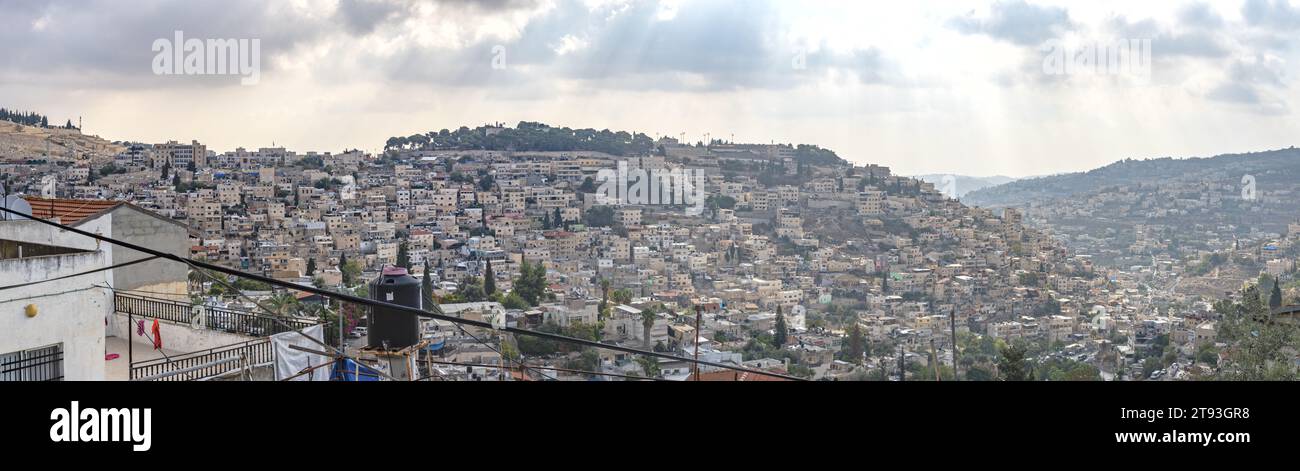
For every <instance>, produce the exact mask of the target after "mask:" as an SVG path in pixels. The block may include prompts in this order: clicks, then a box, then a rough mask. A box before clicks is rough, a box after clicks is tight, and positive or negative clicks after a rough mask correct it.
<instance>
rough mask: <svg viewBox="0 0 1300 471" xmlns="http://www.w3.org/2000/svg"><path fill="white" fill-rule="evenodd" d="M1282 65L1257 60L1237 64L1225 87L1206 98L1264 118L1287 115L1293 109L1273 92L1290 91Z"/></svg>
mask: <svg viewBox="0 0 1300 471" xmlns="http://www.w3.org/2000/svg"><path fill="white" fill-rule="evenodd" d="M1284 74H1285V72H1284V71H1283V70H1282V64H1281V63H1280V62H1277V61H1273V60H1269V59H1268V58H1266V57H1262V56H1257V57H1249V58H1246V59H1241V60H1236V61H1233V63H1232V64H1231V66H1229V68H1228V71H1227V75H1226V77H1225V79H1224V81H1223V82H1222V83H1220V84H1219V85H1218V86H1216V87H1215V88H1214V89H1212V90H1210V92H1209V93H1207V94H1206V97H1207V98H1209V99H1211V100H1215V101H1220V102H1225V103H1230V104H1235V105H1241V106H1245V107H1247V108H1248V109H1251V110H1252V111H1254V112H1257V113H1261V114H1285V113H1288V112H1289V106H1288V105H1287V103H1286V101H1285V100H1282V99H1281V98H1278V97H1277V96H1276V94H1274V93H1272V90H1282V89H1286V88H1287V82H1286V79H1285V76H1284Z"/></svg>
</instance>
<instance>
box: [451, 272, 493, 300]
mask: <svg viewBox="0 0 1300 471" xmlns="http://www.w3.org/2000/svg"><path fill="white" fill-rule="evenodd" d="M456 295H457V296H459V297H460V298H461V299H463V300H465V302H470V303H476V302H480V301H484V300H486V299H487V295H486V294H484V293H483V282H482V281H481V280H479V279H478V278H477V277H473V276H466V277H464V278H462V279H461V280H460V286H459V287H457V289H456Z"/></svg>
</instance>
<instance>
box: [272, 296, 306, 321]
mask: <svg viewBox="0 0 1300 471" xmlns="http://www.w3.org/2000/svg"><path fill="white" fill-rule="evenodd" d="M266 302H267V304H268V305H269V306H268V308H269V309H270V310H271V312H273V313H275V315H277V316H280V317H293V316H294V315H295V314H297V313H298V312H299V310H300V307H301V306H300V305H299V303H298V298H297V297H296V296H294V295H293V293H288V292H285V293H281V294H277V295H275V296H271V299H268V300H267V301H266Z"/></svg>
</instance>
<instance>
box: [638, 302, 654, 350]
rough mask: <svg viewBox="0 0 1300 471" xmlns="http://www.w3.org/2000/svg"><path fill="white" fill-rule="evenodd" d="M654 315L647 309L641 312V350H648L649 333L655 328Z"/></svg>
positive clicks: (651, 310) (652, 311)
mask: <svg viewBox="0 0 1300 471" xmlns="http://www.w3.org/2000/svg"><path fill="white" fill-rule="evenodd" d="M657 317H658V316H656V315H655V312H654V310H653V309H651V308H649V307H647V308H645V309H643V310H641V345H642V347H643V348H647V349H648V348H650V331H651V330H653V329H654V328H655V319H656V318H657Z"/></svg>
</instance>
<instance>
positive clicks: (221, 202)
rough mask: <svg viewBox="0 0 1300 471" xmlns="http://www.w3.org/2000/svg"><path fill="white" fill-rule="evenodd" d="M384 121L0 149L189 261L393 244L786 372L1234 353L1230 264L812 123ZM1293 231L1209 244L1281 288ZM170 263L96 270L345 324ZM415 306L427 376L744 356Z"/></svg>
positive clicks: (402, 257)
mask: <svg viewBox="0 0 1300 471" xmlns="http://www.w3.org/2000/svg"><path fill="white" fill-rule="evenodd" d="M185 142H188V143H185ZM385 144H386V145H385V150H384V151H383V152H382V153H379V154H371V153H365V152H362V151H358V150H347V151H343V152H339V153H331V152H325V153H318V152H304V153H299V152H297V151H294V150H289V149H285V148H278V147H276V148H258V149H256V150H248V149H244V148H238V149H235V150H233V151H224V152H220V153H219V152H217V151H215V150H210V149H208V148H207V147H206V146H204V145H203V144H202V143H200V142H197V141H193V140H186V139H176V140H174V141H169V142H164V143H156V144H144V143H134V142H117V143H113V144H112V146H111V147H109V146H105V148H111V149H114V150H119V149H120V151H118V152H115V153H96V152H84V151H83V152H75V151H74V152H69V154H65V155H42V156H39V157H35V156H30V155H26V156H24V155H13V154H7V155H4V163H3V164H0V168H2V169H3V170H4V174H5V175H6V177H5V178H6V180H5V182H4V184H5V185H6V188H10V189H13V191H14V192H22V190H26V191H25V192H24V193H25V194H26V195H30V196H25V197H24V198H25V201H27V202H28V203H29V204H30V206H31V208H32V210H33V214H34V215H37V216H39V217H45V218H52V219H54V220H61V222H62V223H64V224H76V223H78V222H79V221H77V218H78V217H86V216H85V215H84V212H81V213H77V212H75V211H78V210H79V209H81V207H83V206H87V207H93V208H100V207H107V208H116V207H123V208H127V209H128V211H127V212H128V213H130V214H146V215H149V216H153V218H151V219H150V220H154V219H156V220H160V221H168V222H171V223H173V224H172V225H174V226H175V229H165V228H159V229H158V230H167V231H182V232H183V233H184V234H186V235H187V236H188V242H187V243H184V244H183V246H181V247H178V248H177V250H176V251H177V252H180V253H178V255H182V256H185V257H189V258H193V259H196V260H204V261H207V262H212V263H216V264H218V265H220V266H224V267H230V268H234V269H238V270H240V271H243V272H247V273H253V274H259V275H263V276H266V277H270V278H273V279H276V280H281V281H286V282H291V283H295V284H297V285H301V286H314V287H319V288H325V289H328V290H332V291H337V292H341V293H347V294H355V295H361V296H365V295H367V294H368V289H369V288H368V286H367V283H368V282H369V280H372V279H375V278H376V277H379V276H380V275H381V272H382V271H383V270H384V269H385V268H386V267H393V266H396V267H402V268H405V269H406V270H407V272H408V273H409V274H410V275H411V276H413V277H415V278H417V279H419V280H420V281H421V284H422V290H423V291H424V295H425V296H426V299H429V300H431V301H432V302H433V303H436V304H437V305H439V307H440V309H441V312H443V313H446V314H448V315H452V316H456V317H461V318H465V319H476V320H488V321H490V322H494V323H500V324H501V325H503V326H510V327H518V328H526V329H531V330H537V331H543V332H552V333H559V334H563V335H566V336H570V337H576V338H582V339H587V340H591V341H596V342H600V343H603V344H608V345H618V346H624V347H631V348H636V349H642V350H651V351H655V352H667V353H674V354H677V355H680V356H683V357H693V356H695V355H698V358H700V359H701V360H708V361H710V362H714V363H718V364H729V365H734V366H737V367H742V368H747V369H751V370H760V371H770V372H776V373H780V374H782V375H789V376H791V377H797V378H803V379H817V380H931V381H933V380H936V379H937V380H953V379H957V380H991V379H1013V380H1017V379H1019V380H1023V379H1042V380H1101V379H1105V380H1116V379H1124V380H1162V379H1194V378H1212V377H1215V375H1217V374H1219V373H1220V364H1221V359H1222V358H1224V357H1225V356H1226V355H1230V354H1231V348H1230V345H1228V344H1225V343H1224V342H1221V341H1219V340H1218V339H1216V328H1215V323H1216V321H1217V320H1218V319H1219V318H1220V316H1221V315H1222V313H1221V312H1219V311H1217V310H1216V309H1215V306H1214V303H1215V302H1216V301H1218V299H1217V298H1215V297H1214V296H1216V295H1217V296H1223V295H1235V294H1234V293H1232V292H1223V291H1235V288H1239V287H1241V286H1240V284H1238V285H1237V286H1235V287H1234V288H1233V289H1232V290H1221V291H1220V292H1217V293H1210V294H1209V295H1207V296H1195V295H1191V294H1180V292H1178V291H1177V290H1175V289H1173V285H1177V284H1178V283H1179V280H1180V276H1183V275H1182V273H1181V272H1182V269H1183V268H1184V267H1183V266H1182V264H1183V262H1182V261H1180V260H1178V259H1171V258H1170V257H1169V256H1167V255H1163V254H1155V255H1149V254H1148V252H1139V251H1138V250H1137V249H1136V248H1133V249H1132V251H1133V252H1137V253H1142V254H1144V255H1149V257H1150V262H1149V263H1145V264H1134V265H1130V266H1123V267H1117V266H1116V265H1114V264H1101V263H1097V260H1095V259H1094V255H1095V254H1098V253H1099V252H1100V251H1097V250H1079V249H1078V248H1074V247H1068V246H1067V244H1066V243H1065V242H1063V241H1061V240H1058V238H1057V237H1055V236H1054V232H1053V231H1052V230H1051V229H1052V228H1048V229H1047V230H1045V231H1044V230H1036V229H1032V228H1030V227H1029V225H1027V224H1026V222H1025V221H1024V220H1023V219H1024V216H1023V214H1022V212H1021V211H1020V210H1017V209H1010V208H1008V209H1001V210H997V211H993V210H988V209H981V208H977V207H970V206H966V205H963V204H962V203H960V202H959V201H957V200H955V199H952V198H949V197H948V196H947V195H945V194H943V193H942V192H941V191H939V190H936V188H935V186H934V185H933V184H931V183H925V182H922V181H920V180H918V179H913V178H909V177H904V176H899V175H894V174H893V173H892V172H891V170H890V169H889V168H888V167H884V166H879V165H870V164H868V165H852V164H849V163H848V162H847V161H845V160H843V159H841V158H839V157H838V156H836V155H835V153H834V152H831V151H829V150H826V149H821V148H818V147H815V146H807V145H797V146H796V145H781V144H766V145H760V144H739V143H732V142H726V141H721V140H714V141H712V142H709V143H704V142H697V143H693V144H690V143H683V142H679V141H678V140H677V139H673V138H669V137H663V138H659V139H657V140H653V139H651V138H649V137H647V136H645V135H643V134H635V133H626V132H610V131H595V130H589V129H587V130H582V129H579V130H574V129H569V128H554V127H550V126H547V125H544V124H540V123H519V125H518V126H516V127H513V128H512V127H506V126H504V125H501V124H490V125H484V126H480V127H477V128H474V129H470V128H467V127H462V128H460V129H459V130H456V131H448V130H442V131H439V132H430V133H427V134H417V135H413V136H409V137H400V138H392V139H389V140H388V142H387V143H385ZM620 167H621V168H623V170H622V171H623V172H625V173H627V172H631V173H633V174H634V175H635V174H636V172H637V171H641V170H644V171H646V173H645V174H644V175H643V176H642V178H645V175H651V174H654V173H656V172H670V171H674V170H676V171H682V172H701V175H702V178H701V179H700V181H702V182H703V183H704V185H703V191H702V192H701V194H702V195H703V196H705V199H704V201H702V207H703V211H701V212H697V213H693V212H691V211H690V204H688V203H690V202H689V201H680V200H679V201H673V200H672V199H671V198H664V199H663V201H662V202H667V203H673V204H631V203H632V202H629V201H627V200H620V199H619V198H618V196H620V195H619V194H614V196H615V197H614V198H611V194H609V193H607V192H605V191H604V190H603V189H602V188H603V187H602V186H601V184H602V183H604V182H603V179H602V171H613V170H614V169H619V168H620ZM631 180H632V182H633V183H636V178H635V176H634V177H633V178H632V179H631ZM665 191H667V190H665ZM37 195H40V196H37ZM622 196H625V195H622ZM687 196H688V197H689V196H690V195H689V193H688V194H687ZM118 202H121V203H118ZM662 202H661V203H662ZM1080 207H1081V208H1086V207H1088V206H1080ZM64 208H66V209H64ZM1035 214H1037V213H1035ZM118 217H119V218H120V217H122V216H118ZM15 223H16V222H7V223H0V224H15ZM27 224H30V222H28V223H27ZM125 230H126V229H115V230H114V231H113V232H117V233H124V232H123V231H125ZM1162 230H1166V231H1167V230H1168V228H1161V227H1151V228H1143V227H1139V228H1138V234H1139V239H1138V240H1137V241H1136V242H1134V244H1135V246H1137V245H1142V244H1148V245H1155V246H1158V245H1159V244H1160V243H1161V242H1160V239H1159V235H1158V234H1160V233H1161V232H1160V231H1162ZM3 234H7V233H0V239H10V237H4V236H2V235H3ZM1148 234H1150V235H1149V236H1148ZM1297 237H1300V225H1296V224H1292V225H1291V226H1290V230H1289V232H1288V233H1287V234H1285V235H1277V236H1276V237H1271V238H1268V239H1267V241H1262V240H1261V243H1260V244H1256V245H1253V246H1251V247H1254V248H1243V247H1235V248H1234V249H1235V250H1234V251H1233V252H1232V253H1231V254H1230V255H1228V256H1231V257H1238V258H1249V259H1251V260H1254V261H1256V262H1259V263H1265V264H1267V267H1268V268H1267V270H1266V271H1267V273H1266V274H1265V276H1266V277H1272V278H1269V279H1272V280H1277V279H1282V280H1283V282H1270V283H1272V284H1271V285H1269V286H1279V287H1280V286H1281V285H1282V284H1283V283H1285V282H1286V281H1289V280H1290V279H1291V278H1290V277H1292V276H1293V274H1294V272H1295V259H1296V258H1295V253H1296V251H1295V246H1296V245H1295V241H1296V239H1297ZM1264 242H1267V244H1266V246H1267V247H1268V249H1267V254H1266V253H1265V252H1264V249H1263V248H1262V247H1264V246H1265V244H1264ZM1144 247H1145V246H1144ZM1199 253H1207V252H1199ZM19 257H21V256H19ZM7 258H8V257H7ZM149 263H150V264H166V263H167V262H164V261H153V262H149ZM185 268H186V267H184V266H183V265H182V266H180V269H181V272H180V273H179V274H177V275H175V276H173V277H172V278H171V280H170V281H171V282H170V283H163V284H160V285H157V286H151V287H140V286H139V285H138V284H136V285H129V284H125V283H123V284H115V285H113V290H114V292H115V293H117V296H119V297H120V296H131V295H137V296H141V297H144V298H151V299H152V298H161V299H169V300H171V301H175V302H182V303H192V304H194V305H203V306H207V307H209V308H211V309H242V310H246V311H258V310H266V306H274V307H273V308H271V309H270V311H272V312H271V313H270V314H272V315H275V316H281V317H283V318H285V319H292V320H294V321H301V322H305V323H310V324H317V323H319V324H324V325H325V326H326V327H329V326H335V327H334V328H333V329H330V328H327V329H326V331H327V332H333V331H334V330H337V325H338V317H339V315H338V313H339V312H340V311H341V312H343V317H344V318H345V319H346V321H347V322H345V323H344V324H345V329H344V330H345V334H344V335H346V336H348V337H350V338H352V339H354V340H353V341H352V344H350V346H351V347H358V345H355V343H356V340H355V339H358V338H360V337H362V336H363V334H364V332H365V325H366V322H367V319H366V318H365V314H364V311H362V310H360V309H357V307H356V306H351V305H348V304H347V303H342V304H340V303H338V302H336V301H333V300H328V299H325V298H322V297H321V296H317V295H312V294H311V293H306V292H295V291H293V290H285V289H281V288H275V287H272V286H270V285H267V284H264V283H258V282H255V281H249V280H243V279H236V278H231V277H225V275H219V276H221V277H224V278H225V279H221V280H219V279H216V277H213V276H212V275H211V274H204V273H196V272H195V271H194V270H190V274H189V275H185V272H186V270H185ZM119 270H120V269H119ZM1256 274H1257V273H1256ZM161 281H163V280H160V282H161ZM159 286H162V288H159ZM232 288H233V289H232ZM1265 289H1270V288H1267V287H1266V288H1265ZM427 304H432V303H427ZM173 327H176V328H178V329H179V328H182V327H183V326H173ZM109 330H110V332H109V334H108V337H112V336H113V333H112V332H111V331H112V329H111V328H110V329H109ZM697 330H698V331H697ZM422 332H424V334H423V335H424V337H425V339H426V340H428V341H429V342H433V343H437V344H438V345H439V346H440V347H439V348H440V349H439V350H438V352H437V354H438V355H439V356H440V357H441V358H443V359H444V360H446V362H447V363H448V364H452V363H469V364H475V365H482V366H480V367H477V368H469V369H468V370H467V369H453V368H449V367H447V368H442V367H441V366H440V367H439V368H442V369H441V370H439V372H438V374H439V375H440V376H442V377H449V378H460V379H478V380H501V379H523V380H528V379H532V380H540V379H547V380H550V379H590V378H634V377H649V378H659V379H670V380H694V379H700V380H709V379H725V380H741V379H742V377H741V376H740V374H739V373H737V374H732V372H731V371H728V370H725V369H720V368H717V367H710V366H704V367H701V371H699V372H696V371H695V370H694V369H693V367H692V366H691V365H689V364H686V363H675V362H673V361H661V359H658V358H652V357H651V358H646V357H641V356H638V355H635V354H629V353H625V352H620V351H610V350H604V349H599V348H591V347H582V348H576V347H573V346H571V345H563V344H557V343H555V342H553V341H546V340H538V339H532V338H526V337H521V336H517V335H510V334H503V333H499V332H495V331H493V330H492V329H477V328H468V329H466V328H459V327H457V326H455V325H453V323H449V322H445V321H437V320H426V321H424V323H423V327H422ZM244 334H249V335H252V336H254V337H255V336H256V335H257V334H258V333H257V332H252V333H250V332H244ZM123 335H127V334H123ZM332 335H333V338H337V334H332ZM127 336H128V337H129V335H127ZM159 336H161V337H167V338H172V337H175V335H169V334H160V335H159ZM183 338H189V336H188V334H185V335H184V336H183ZM230 340H241V338H232V339H230ZM107 342H108V343H110V344H112V343H113V340H112V339H109V340H108V341H107ZM126 343H128V344H129V343H130V340H129V339H128V340H127V342H126ZM216 343H219V342H217V341H216V340H210V339H208V341H206V343H205V342H198V343H195V344H194V345H189V346H186V345H179V346H176V347H175V348H179V349H178V350H176V352H177V353H183V352H187V351H191V350H201V349H204V348H213V347H219V346H220V345H216ZM188 347H201V348H188ZM8 350H13V349H12V348H9V349H6V351H8ZM109 363H111V362H109ZM511 365H531V366H534V367H555V368H559V369H562V370H563V371H561V370H554V371H549V372H547V371H543V370H540V369H538V368H529V367H518V368H516V367H513V366H511ZM111 369H112V368H110V370H111ZM507 373H508V374H507ZM109 376H112V375H109ZM101 377H102V376H101ZM744 379H751V380H752V379H770V378H767V377H764V376H762V375H752V374H746V376H745V377H744Z"/></svg>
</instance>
